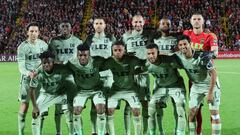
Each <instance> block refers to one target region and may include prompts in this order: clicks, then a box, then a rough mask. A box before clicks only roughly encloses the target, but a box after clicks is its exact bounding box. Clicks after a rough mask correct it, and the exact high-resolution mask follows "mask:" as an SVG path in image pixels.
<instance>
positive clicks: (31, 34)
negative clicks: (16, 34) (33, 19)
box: [27, 26, 39, 41]
mask: <svg viewBox="0 0 240 135" xmlns="http://www.w3.org/2000/svg"><path fill="white" fill-rule="evenodd" d="M27 35H28V38H29V39H30V40H31V41H35V40H36V39H37V38H38V36H39V28H38V26H30V27H29V28H28V31H27Z"/></svg>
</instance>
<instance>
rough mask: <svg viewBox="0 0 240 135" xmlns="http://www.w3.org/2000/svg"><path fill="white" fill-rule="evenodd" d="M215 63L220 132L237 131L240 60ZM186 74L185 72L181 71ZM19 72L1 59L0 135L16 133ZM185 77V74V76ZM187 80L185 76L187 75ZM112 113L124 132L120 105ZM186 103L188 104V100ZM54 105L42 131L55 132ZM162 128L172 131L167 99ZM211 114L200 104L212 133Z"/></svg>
mask: <svg viewBox="0 0 240 135" xmlns="http://www.w3.org/2000/svg"><path fill="white" fill-rule="evenodd" d="M215 65H216V68H217V73H218V76H219V79H220V84H221V90H222V96H221V106H220V115H221V119H222V135H240V132H239V130H240V117H239V116H240V115H239V112H240V105H239V103H240V98H239V97H240V89H239V88H240V86H239V84H240V60H239V59H238V60H216V61H215ZM183 75H184V76H185V73H184V72H183ZM19 78H20V76H19V72H18V68H17V63H0V88H1V89H0V135H17V113H18V108H19V102H18V101H17V96H18V89H19ZM185 78H186V77H185ZM186 80H187V79H186ZM124 104H125V103H122V107H121V110H118V111H116V113H115V130H116V135H123V133H124V127H123V110H122V109H123V106H124ZM187 106H188V104H187ZM89 108H90V104H89V103H88V104H87V108H86V109H85V110H84V111H83V115H82V116H83V124H84V132H85V135H90V134H91V124H90V119H89ZM31 110H32V109H31V108H29V112H28V114H27V120H26V128H25V131H26V135H31ZM53 110H54V107H51V108H50V112H49V116H48V117H47V118H46V120H45V122H44V129H43V133H44V135H54V134H55V127H54V119H53V116H54V113H53ZM164 112H165V113H164V128H165V132H166V135H173V128H174V127H173V126H174V124H173V123H174V121H173V115H172V114H173V113H172V105H171V103H170V102H169V103H168V108H167V109H165V111H164ZM209 119H210V116H209V111H208V106H207V105H206V104H205V105H204V107H203V135H210V134H211V126H210V121H209ZM62 130H63V134H64V135H66V134H67V129H66V125H65V119H64V116H63V120H62ZM132 132H133V130H132Z"/></svg>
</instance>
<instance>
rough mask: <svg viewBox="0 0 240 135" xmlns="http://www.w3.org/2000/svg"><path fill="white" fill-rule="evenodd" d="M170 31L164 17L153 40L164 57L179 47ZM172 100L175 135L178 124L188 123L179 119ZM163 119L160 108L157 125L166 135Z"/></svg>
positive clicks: (164, 105)
mask: <svg viewBox="0 0 240 135" xmlns="http://www.w3.org/2000/svg"><path fill="white" fill-rule="evenodd" d="M170 29H171V21H170V20H169V19H168V18H166V17H163V18H162V19H161V20H160V22H159V30H160V33H159V34H158V35H157V36H155V38H154V39H153V41H154V43H155V44H157V45H158V48H159V51H160V54H162V55H172V54H173V53H174V51H175V48H176V46H177V37H176V35H173V34H171V33H170ZM174 73H175V75H176V76H178V79H179V80H178V81H179V82H183V78H182V77H181V76H180V74H179V72H178V70H176V71H175V72H174ZM170 97H171V96H170ZM171 100H172V103H173V109H174V117H175V134H177V130H179V128H178V127H179V126H178V124H181V125H185V124H186V121H185V122H184V120H183V119H182V118H183V117H178V116H179V115H178V113H177V110H176V105H175V102H174V100H173V98H172V97H171ZM162 101H163V100H162ZM158 104H159V105H158V106H160V107H161V106H162V107H166V103H164V102H160V103H158ZM184 118H185V116H184ZM162 119H163V108H158V109H157V120H158V122H157V123H158V129H159V133H160V135H164V130H163V124H162ZM178 119H181V121H178ZM152 122H153V123H152V124H151V125H153V124H155V121H152ZM182 122H183V123H182ZM181 127H183V128H185V126H181ZM154 130H155V129H154ZM180 130H181V131H185V129H180Z"/></svg>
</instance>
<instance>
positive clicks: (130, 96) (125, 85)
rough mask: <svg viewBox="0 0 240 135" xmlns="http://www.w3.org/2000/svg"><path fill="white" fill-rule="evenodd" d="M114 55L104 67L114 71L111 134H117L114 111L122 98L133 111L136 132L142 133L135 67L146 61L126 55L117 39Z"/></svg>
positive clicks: (109, 109)
mask: <svg viewBox="0 0 240 135" xmlns="http://www.w3.org/2000/svg"><path fill="white" fill-rule="evenodd" d="M112 52H113V56H112V57H110V58H108V59H107V60H106V61H105V63H104V69H110V70H111V71H112V73H113V80H114V82H113V85H112V88H111V90H110V91H109V94H108V113H107V115H108V122H107V123H108V127H109V133H110V135H115V130H114V122H113V121H114V111H115V108H116V107H117V105H118V103H119V101H120V100H121V99H123V100H125V101H126V102H127V103H128V104H129V105H130V107H131V110H132V113H133V123H134V133H135V135H141V134H142V130H141V119H140V118H141V115H140V106H141V105H140V102H139V98H138V96H137V92H136V91H137V88H138V87H137V85H136V82H135V80H134V74H135V67H137V66H139V65H142V63H145V60H140V59H138V58H137V57H135V56H128V55H125V46H124V43H123V42H122V41H117V42H116V43H114V44H113V46H112Z"/></svg>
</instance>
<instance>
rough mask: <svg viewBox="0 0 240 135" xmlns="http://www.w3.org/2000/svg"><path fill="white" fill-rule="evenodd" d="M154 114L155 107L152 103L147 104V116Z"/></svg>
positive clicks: (153, 115)
mask: <svg viewBox="0 0 240 135" xmlns="http://www.w3.org/2000/svg"><path fill="white" fill-rule="evenodd" d="M155 115H156V109H155V107H154V106H152V105H149V107H148V116H149V117H155Z"/></svg>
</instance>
